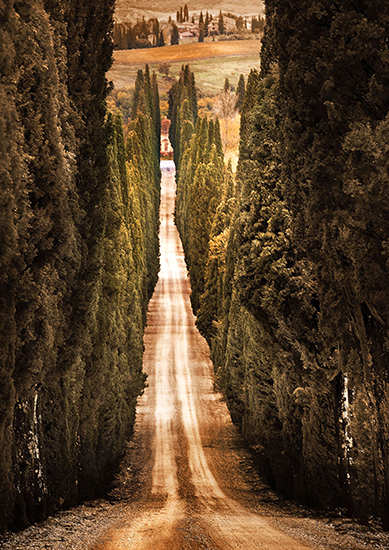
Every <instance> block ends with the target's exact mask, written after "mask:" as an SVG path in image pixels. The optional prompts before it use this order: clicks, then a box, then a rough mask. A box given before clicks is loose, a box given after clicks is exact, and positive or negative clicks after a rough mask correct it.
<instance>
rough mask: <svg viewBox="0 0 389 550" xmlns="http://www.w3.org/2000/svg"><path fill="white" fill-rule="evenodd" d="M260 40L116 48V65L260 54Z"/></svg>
mask: <svg viewBox="0 0 389 550" xmlns="http://www.w3.org/2000/svg"><path fill="white" fill-rule="evenodd" d="M259 49H260V42H259V41H258V40H231V41H225V42H222V41H221V42H202V43H200V42H195V43H192V44H179V45H177V46H164V47H163V48H148V49H143V50H116V51H115V52H114V59H115V65H116V67H118V66H120V65H145V64H146V63H148V64H154V63H163V62H164V61H167V62H169V63H174V62H176V61H179V62H185V61H193V60H195V59H206V58H210V57H225V56H236V55H258V53H259Z"/></svg>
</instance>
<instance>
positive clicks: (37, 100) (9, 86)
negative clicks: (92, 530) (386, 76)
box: [0, 0, 160, 532]
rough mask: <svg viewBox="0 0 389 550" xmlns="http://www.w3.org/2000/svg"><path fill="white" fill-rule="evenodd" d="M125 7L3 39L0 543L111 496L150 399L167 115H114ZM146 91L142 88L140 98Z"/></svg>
mask: <svg viewBox="0 0 389 550" xmlns="http://www.w3.org/2000/svg"><path fill="white" fill-rule="evenodd" d="M113 12H114V0H112V1H107V0H96V1H95V2H92V3H90V2H84V3H82V4H80V3H79V2H76V1H75V0H65V1H63V2H61V3H58V2H51V1H49V0H47V1H46V2H41V0H28V1H25V2H18V3H16V2H11V1H9V2H6V3H5V6H4V10H3V11H2V19H1V23H0V29H1V43H2V52H3V61H4V62H3V63H2V65H1V86H0V119H1V124H0V128H1V133H0V148H1V153H0V173H1V181H2V186H1V190H0V208H1V215H0V261H1V270H0V304H1V306H0V333H1V339H0V342H1V344H0V404H1V405H0V408H1V414H0V501H1V506H0V531H1V532H4V531H5V530H6V529H7V528H24V527H26V526H27V525H28V524H30V523H32V522H34V521H38V520H42V519H44V518H45V517H46V516H47V515H49V514H50V513H52V512H54V511H55V510H58V509H60V508H63V507H68V506H70V505H73V504H75V503H77V502H78V501H79V500H80V499H84V498H90V497H95V496H96V495H99V494H104V491H105V490H106V489H107V487H108V486H109V483H110V482H111V480H112V476H113V474H114V472H115V471H116V468H117V466H118V463H119V461H120V458H121V456H122V452H123V449H124V445H125V442H126V441H127V440H128V438H129V436H130V434H131V432H132V428H133V422H134V416H135V403H136V398H137V396H138V395H139V394H140V393H141V392H142V391H143V388H144V383H145V377H144V375H143V374H142V353H143V339H142V335H143V327H144V323H145V312H146V307H147V302H148V299H149V297H150V295H151V292H152V290H153V288H154V285H155V282H156V279H157V272H158V267H159V264H158V238H157V230H158V208H159V181H160V171H159V154H158V150H159V135H158V134H159V124H160V115H159V100H158V90H157V87H156V79H155V76H153V77H151V78H150V75H149V72H148V70H147V69H146V71H145V72H144V73H142V77H141V76H140V75H139V77H138V86H137V97H136V100H135V99H134V102H133V106H132V115H133V120H132V121H131V123H130V125H129V129H128V133H127V135H126V137H125V136H124V135H123V128H122V123H121V117H120V116H113V115H110V114H108V113H107V110H106V105H105V100H106V96H107V94H108V91H109V87H108V85H107V81H106V78H105V74H106V71H107V70H108V69H109V68H110V66H111V56H112V48H113V43H112V17H113ZM140 80H141V82H139V81H140Z"/></svg>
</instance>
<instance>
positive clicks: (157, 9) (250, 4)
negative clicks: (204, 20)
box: [115, 0, 264, 22]
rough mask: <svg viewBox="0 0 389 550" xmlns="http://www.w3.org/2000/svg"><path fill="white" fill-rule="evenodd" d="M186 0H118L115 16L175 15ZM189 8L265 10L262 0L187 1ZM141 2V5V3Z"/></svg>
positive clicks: (254, 11)
mask: <svg viewBox="0 0 389 550" xmlns="http://www.w3.org/2000/svg"><path fill="white" fill-rule="evenodd" d="M184 3H185V2H182V3H180V1H179V0H161V1H158V0H145V1H144V2H141V3H140V2H139V3H138V2H136V1H135V0H118V1H117V3H116V10H115V18H116V19H117V20H118V21H119V22H121V21H126V20H128V21H130V20H136V19H137V18H141V17H142V16H145V17H146V18H147V17H151V16H154V17H158V18H160V19H163V18H164V17H166V15H173V14H175V13H176V11H177V9H179V7H180V5H181V4H182V5H184ZM186 3H187V5H188V8H189V12H199V11H200V10H203V11H207V10H208V11H209V12H211V13H218V12H219V11H220V10H222V11H223V12H232V13H236V14H237V15H243V14H252V13H253V14H257V13H262V12H263V9H264V7H263V2H262V0H248V1H247V2H244V3H242V2H238V1H234V0H228V1H227V2H222V1H220V0H210V1H209V2H205V1H203V0H201V1H200V2H186ZM140 4H141V5H140Z"/></svg>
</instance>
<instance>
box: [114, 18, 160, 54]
mask: <svg viewBox="0 0 389 550" xmlns="http://www.w3.org/2000/svg"><path fill="white" fill-rule="evenodd" d="M113 41H114V45H115V48H116V49H117V50H132V49H134V48H152V47H155V46H165V38H164V35H163V31H162V29H160V24H159V20H158V19H157V18H152V19H149V20H148V21H146V19H145V18H144V17H143V18H142V20H141V21H138V22H137V23H135V25H132V24H131V23H118V22H116V21H115V23H114V26H113Z"/></svg>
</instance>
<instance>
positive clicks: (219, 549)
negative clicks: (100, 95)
mask: <svg viewBox="0 0 389 550" xmlns="http://www.w3.org/2000/svg"><path fill="white" fill-rule="evenodd" d="M161 168H162V173H163V176H162V195H161V227H160V246H161V271H160V276H159V281H158V284H157V286H156V289H155V292H154V295H153V297H152V300H151V302H150V305H149V311H148V317H147V319H148V321H147V329H146V333H145V355H144V370H145V372H146V373H147V374H148V388H147V389H146V391H145V393H144V395H143V396H142V397H141V398H140V399H139V402H138V408H137V424H136V430H135V436H136V438H137V439H138V441H142V442H143V443H142V444H143V446H144V447H143V451H141V452H140V455H139V452H138V457H137V460H138V461H141V462H142V460H144V468H145V470H146V471H147V469H148V479H145V480H144V487H143V488H142V491H141V493H140V494H141V497H138V498H140V500H139V502H140V504H139V512H138V513H137V514H136V515H135V516H134V515H132V516H131V518H130V519H129V520H128V522H127V521H125V522H124V523H122V524H121V525H116V526H115V527H113V528H111V529H110V530H109V531H108V532H107V533H105V535H104V536H103V537H102V538H101V539H100V541H99V542H98V543H97V544H96V545H95V546H94V547H93V548H94V550H125V549H136V550H189V549H196V550H199V549H203V550H229V549H242V550H254V549H255V550H257V549H258V550H259V549H260V550H286V549H287V550H309V549H311V548H312V547H310V546H307V545H305V544H304V543H302V542H300V541H298V540H297V539H294V538H291V537H290V536H288V535H287V534H285V533H283V532H281V531H279V530H277V529H275V528H274V527H273V526H272V525H271V522H269V521H268V520H267V519H266V518H265V517H263V516H260V515H257V514H254V513H253V512H251V511H250V510H248V508H246V507H245V506H244V505H242V504H240V502H239V494H238V495H237V492H236V491H235V493H234V492H233V491H232V490H231V488H230V487H229V485H233V483H234V480H233V471H232V470H231V478H230V479H228V475H227V476H224V477H223V476H221V475H220V473H218V465H217V460H216V461H215V456H216V457H217V456H219V458H222V456H223V455H222V453H219V455H218V454H217V449H216V448H215V447H216V446H217V444H216V442H217V441H220V433H221V431H222V430H225V429H230V428H228V426H229V425H230V424H231V421H230V420H229V418H228V412H227V409H226V406H225V404H224V402H223V401H222V400H221V396H220V395H219V394H217V393H215V392H214V391H213V378H212V365H211V364H210V361H209V358H208V348H207V345H206V343H205V341H204V339H203V338H202V337H201V336H200V334H199V333H198V331H197V329H196V327H195V318H194V316H193V313H192V310H191V306H190V299H189V294H190V286H189V280H188V276H187V270H186V265H185V261H184V254H183V250H182V246H181V242H180V239H179V236H178V233H177V230H176V227H175V225H174V220H173V210H174V197H175V180H174V164H173V163H172V161H162V162H161ZM226 426H227V428H226ZM231 429H233V428H232V427H231ZM148 447H151V450H152V454H151V455H150V456H151V458H150V460H149V461H148V458H147V457H148V454H147V453H149V454H150V449H147V448H148ZM142 452H143V455H142ZM142 456H143V457H144V458H142ZM148 462H149V463H150V465H149V466H147V464H148ZM231 494H234V495H235V497H236V498H231Z"/></svg>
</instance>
